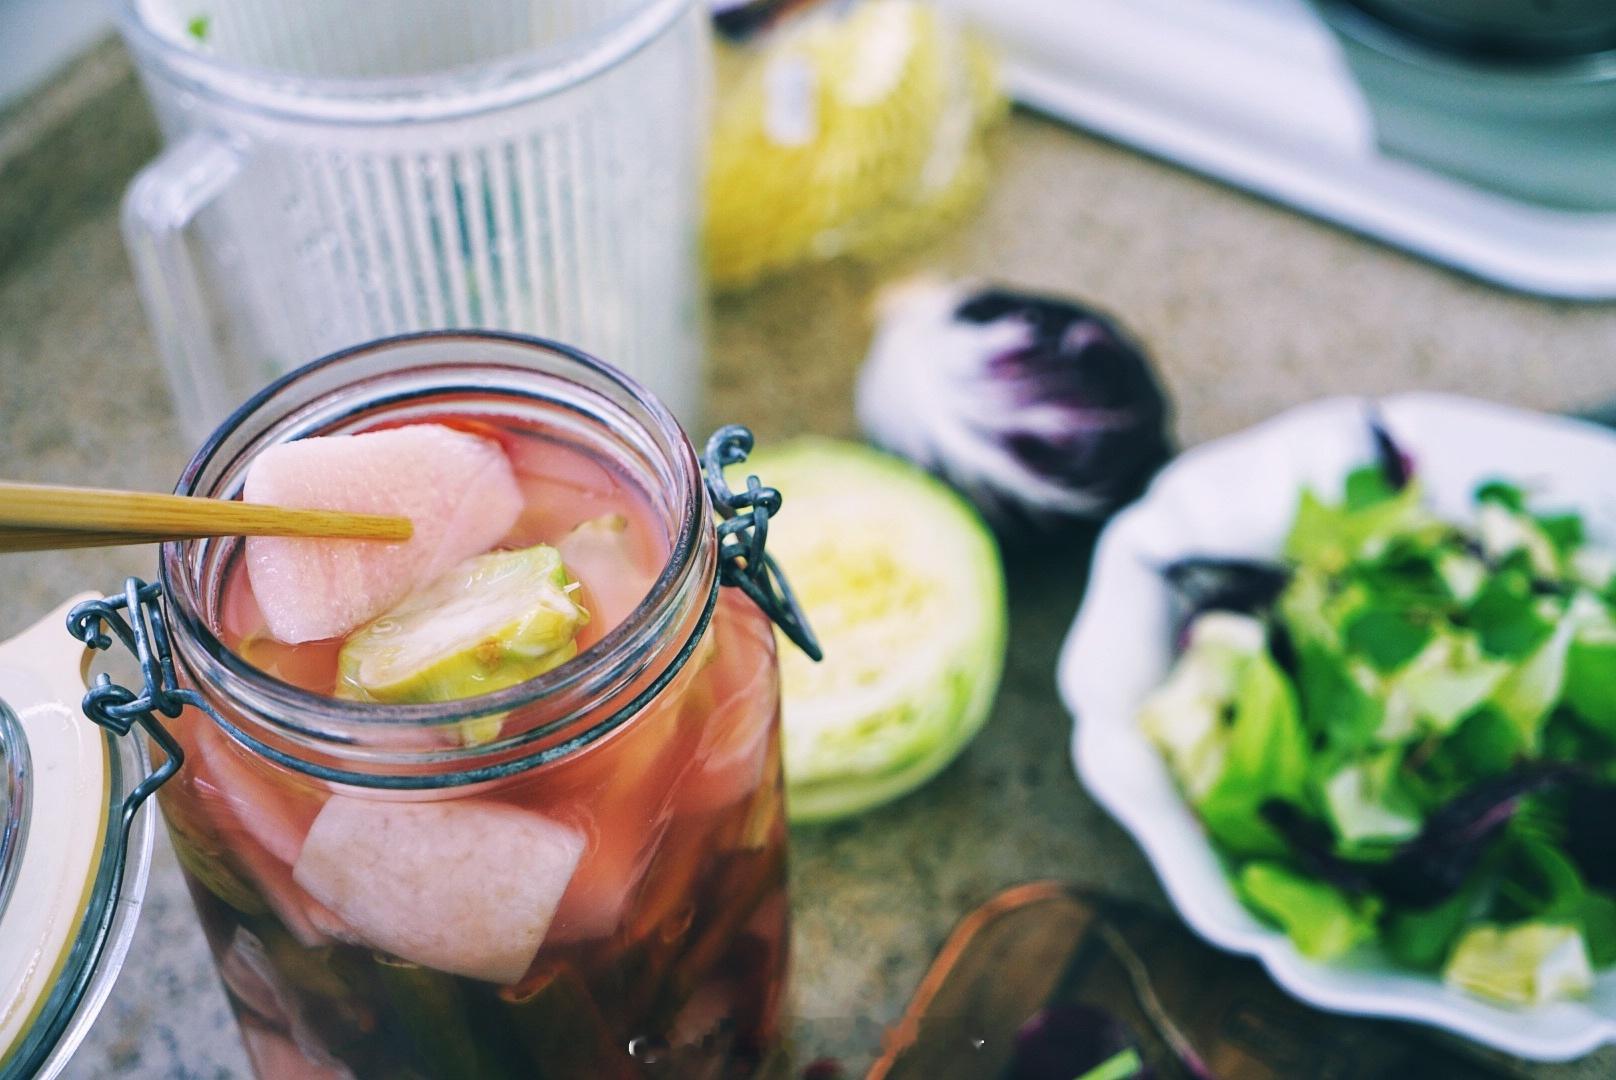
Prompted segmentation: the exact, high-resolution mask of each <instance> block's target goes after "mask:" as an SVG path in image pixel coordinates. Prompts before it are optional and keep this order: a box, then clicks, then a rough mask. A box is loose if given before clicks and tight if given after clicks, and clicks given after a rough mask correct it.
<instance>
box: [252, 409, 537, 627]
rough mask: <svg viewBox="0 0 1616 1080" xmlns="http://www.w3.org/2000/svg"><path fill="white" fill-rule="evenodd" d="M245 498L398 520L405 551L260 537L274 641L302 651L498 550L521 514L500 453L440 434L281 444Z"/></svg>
mask: <svg viewBox="0 0 1616 1080" xmlns="http://www.w3.org/2000/svg"><path fill="white" fill-rule="evenodd" d="M242 498H243V499H244V500H245V501H247V502H252V503H270V504H273V505H276V506H286V507H293V508H298V509H312V510H347V511H352V512H356V513H369V514H395V515H401V516H403V517H407V518H409V519H410V521H411V522H412V523H413V524H414V527H415V533H414V535H413V536H412V537H411V538H410V539H408V540H405V541H401V542H396V543H390V542H382V541H377V540H329V539H302V538H296V537H280V536H254V537H248V538H247V540H246V565H247V575H248V579H249V580H250V582H251V583H252V589H253V595H254V596H255V597H256V598H257V600H258V604H259V607H260V608H261V609H262V610H263V613H264V620H265V622H266V623H267V624H268V626H269V630H270V633H272V634H273V635H274V636H275V637H276V638H278V639H279V640H281V641H285V642H291V643H297V642H302V641H315V640H318V639H321V638H333V637H340V636H342V635H343V634H346V633H348V632H349V631H351V630H354V629H356V628H357V627H359V626H362V625H364V624H365V623H367V622H369V621H370V620H371V619H374V618H375V617H376V616H378V615H380V614H381V613H382V612H384V611H386V610H387V609H388V608H390V607H392V606H393V605H395V604H397V603H398V602H399V601H400V600H402V599H404V597H406V596H407V595H409V593H410V592H412V591H413V590H414V589H415V588H417V587H418V586H420V585H421V584H423V583H425V582H428V581H431V580H433V579H434V578H437V577H438V576H440V575H441V574H443V573H444V572H445V571H446V570H448V569H449V568H450V567H452V566H453V565H454V564H455V563H457V562H459V561H461V560H462V559H464V558H466V557H467V556H469V555H476V554H478V553H480V552H484V551H487V550H488V549H489V548H491V547H493V546H494V545H495V544H496V543H497V542H498V541H499V539H500V538H501V537H502V536H504V535H505V533H506V532H507V531H509V529H510V527H511V525H512V524H513V523H514V522H515V521H516V519H517V516H518V515H519V514H520V512H521V509H522V496H521V492H520V490H519V489H518V488H517V484H516V476H515V474H514V473H513V472H512V470H511V464H510V462H509V460H507V459H506V457H505V452H504V451H503V450H501V449H500V447H499V445H498V444H497V443H494V442H492V441H490V440H488V439H484V438H480V437H478V436H476V435H469V434H467V433H465V432H463V431H456V430H455V429H453V428H449V427H444V426H442V425H440V424H412V425H410V426H408V427H400V428H389V429H387V430H384V431H372V432H365V433H362V434H358V435H330V436H320V437H314V438H308V439H299V440H296V441H294V442H289V443H280V444H278V445H275V446H271V447H269V448H268V449H266V450H264V451H263V452H262V453H261V454H259V455H258V457H256V458H254V459H253V462H252V464H251V465H250V466H249V467H248V469H247V476H246V481H245V483H244V485H243V488H242Z"/></svg>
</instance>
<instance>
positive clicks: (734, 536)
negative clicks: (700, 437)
mask: <svg viewBox="0 0 1616 1080" xmlns="http://www.w3.org/2000/svg"><path fill="white" fill-rule="evenodd" d="M754 442H755V440H754V439H753V437H752V432H751V431H750V430H749V429H747V428H745V427H742V426H741V425H740V424H729V425H726V426H725V427H721V428H719V429H718V430H717V431H715V432H713V434H712V437H711V438H709V439H708V440H707V448H706V450H705V451H704V452H703V453H702V470H703V471H704V472H705V473H706V474H707V494H708V496H709V497H710V498H711V499H712V502H713V509H714V510H716V511H717V512H718V516H719V517H720V518H722V519H723V520H722V521H720V522H719V523H718V580H719V581H720V582H721V583H722V584H725V585H734V586H736V587H738V588H739V589H740V590H741V591H742V592H744V593H745V594H746V595H747V596H749V597H751V598H752V602H753V603H754V604H756V605H757V606H758V607H759V608H761V609H762V610H763V614H765V615H767V616H768V617H769V618H770V619H771V620H773V621H774V624H775V625H776V626H778V627H779V628H780V630H781V632H782V633H784V634H785V636H786V637H788V638H790V639H791V641H792V642H793V643H794V644H795V645H796V646H797V648H799V649H801V650H802V651H803V652H805V653H807V654H808V656H809V658H810V659H813V660H822V659H824V655H825V654H824V651H823V650H821V649H820V647H819V639H818V638H817V637H815V636H814V631H813V628H812V627H810V626H809V625H808V618H807V616H805V615H804V614H803V611H802V605H801V604H799V603H798V602H797V596H796V594H795V593H793V592H792V591H791V584H790V582H788V581H787V580H786V576H785V574H784V573H782V572H781V570H780V567H779V566H778V565H777V564H776V563H775V561H774V559H773V558H771V557H770V556H769V554H768V553H767V552H765V551H764V550H763V546H764V544H766V543H768V539H769V518H770V517H771V516H772V515H774V514H777V513H779V512H780V502H781V499H780V493H779V492H778V491H776V490H775V489H774V488H771V487H764V486H763V484H762V483H761V482H760V481H759V480H758V478H757V477H755V476H748V477H747V478H746V490H745V491H742V492H739V493H737V492H735V491H733V490H731V489H730V486H729V483H728V482H727V481H726V480H725V479H724V469H725V468H726V467H727V466H730V465H738V464H740V463H741V462H743V461H745V460H746V457H747V455H748V454H750V453H751V452H752V445H753V443H754ZM743 511H744V512H743Z"/></svg>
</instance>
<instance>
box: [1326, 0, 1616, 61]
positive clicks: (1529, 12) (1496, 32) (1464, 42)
mask: <svg viewBox="0 0 1616 1080" xmlns="http://www.w3.org/2000/svg"><path fill="white" fill-rule="evenodd" d="M1351 3H1352V4H1353V5H1354V6H1356V7H1357V8H1359V9H1360V10H1362V11H1364V12H1366V13H1367V14H1369V15H1371V16H1373V17H1375V18H1376V19H1378V20H1380V21H1381V22H1383V23H1385V24H1387V25H1388V26H1390V27H1392V28H1394V29H1396V30H1398V31H1400V32H1402V33H1404V34H1407V35H1409V36H1412V37H1415V38H1418V39H1420V40H1421V41H1423V42H1425V43H1427V44H1431V45H1437V46H1440V47H1442V48H1447V49H1452V50H1456V51H1460V52H1465V53H1471V54H1475V55H1479V56H1489V57H1514V58H1519V59H1557V58H1565V57H1571V56H1587V55H1590V54H1593V53H1599V52H1604V51H1606V50H1609V49H1616V0H1351Z"/></svg>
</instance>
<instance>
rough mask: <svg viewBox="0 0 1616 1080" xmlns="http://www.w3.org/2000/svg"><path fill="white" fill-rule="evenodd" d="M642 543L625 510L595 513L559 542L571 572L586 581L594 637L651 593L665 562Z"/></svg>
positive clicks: (621, 618)
mask: <svg viewBox="0 0 1616 1080" xmlns="http://www.w3.org/2000/svg"><path fill="white" fill-rule="evenodd" d="M642 546H643V545H641V544H639V543H637V541H636V537H635V536H634V534H633V530H632V529H630V528H629V522H628V518H626V517H624V516H623V515H622V514H606V515H605V516H603V517H598V518H591V519H590V520H588V521H586V522H584V523H583V524H582V525H579V526H578V527H577V528H575V529H573V530H572V531H571V532H569V533H567V535H565V536H563V537H562V538H561V539H560V540H558V541H556V550H558V551H560V552H561V561H562V562H564V563H566V564H567V572H568V573H570V574H571V575H572V576H573V578H574V579H575V580H577V581H581V582H583V586H584V606H585V607H587V608H589V610H590V613H591V614H593V615H594V616H595V619H596V625H594V626H592V627H591V628H590V635H589V636H590V638H591V640H598V639H599V638H601V637H603V636H604V635H605V634H606V633H607V632H609V631H610V630H611V629H612V628H613V627H615V626H617V625H618V624H619V623H621V622H622V621H623V620H624V619H626V618H628V617H629V615H631V614H632V613H633V611H634V609H635V608H637V607H639V606H640V602H641V601H642V600H644V599H645V598H646V597H647V596H649V595H650V593H651V586H652V585H653V584H654V583H655V582H656V578H657V574H658V573H660V572H661V561H660V559H658V558H653V557H652V556H651V554H650V553H649V552H647V551H644V550H641V548H642Z"/></svg>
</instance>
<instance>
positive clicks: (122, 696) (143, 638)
mask: <svg viewBox="0 0 1616 1080" xmlns="http://www.w3.org/2000/svg"><path fill="white" fill-rule="evenodd" d="M162 594H163V587H162V586H161V585H159V584H157V583H156V582H153V583H151V584H149V585H148V584H147V583H146V582H144V581H142V580H140V579H139V578H137V577H132V578H128V579H127V580H125V581H124V585H123V595H122V596H120V597H108V598H106V599H103V600H87V601H85V602H84V603H82V604H77V605H75V606H74V607H73V610H71V611H69V612H68V613H67V632H68V633H70V634H72V635H73V636H74V637H76V638H78V639H79V640H80V641H82V642H84V644H85V645H87V646H89V647H90V648H92V649H109V648H111V647H112V638H111V637H110V636H108V634H107V630H108V629H110V630H111V631H112V632H113V633H114V634H116V635H117V636H118V639H119V640H120V641H122V642H123V643H124V646H125V647H126V648H127V649H128V650H129V651H130V652H132V653H134V654H135V659H136V660H138V661H139V662H140V674H141V679H142V683H143V685H142V686H141V690H140V693H139V694H138V695H137V694H135V693H134V692H133V691H131V690H130V689H129V688H128V687H125V686H120V685H118V684H117V683H115V682H113V681H112V677H111V676H109V675H107V674H106V673H105V672H103V673H102V674H100V675H98V676H96V680H95V685H94V686H92V687H90V689H89V691H88V692H87V693H85V695H84V703H83V708H84V715H85V716H88V717H89V718H90V719H91V720H94V721H95V722H96V723H97V724H100V725H101V726H102V727H104V728H106V729H107V730H108V731H111V732H114V733H115V734H118V735H127V734H129V730H130V729H131V728H132V727H134V726H135V725H137V724H138V725H139V726H140V727H141V728H142V729H143V730H144V731H145V732H146V734H148V735H150V736H151V738H152V741H153V742H155V743H156V744H157V745H158V746H160V747H161V748H162V750H163V756H164V761H163V763H162V764H161V765H159V766H157V767H156V768H155V769H153V770H152V771H151V773H150V774H149V775H148V776H147V777H146V778H145V779H144V780H142V781H141V782H140V783H139V784H137V785H136V786H135V788H134V790H132V791H131V792H130V793H129V795H128V797H127V798H125V799H124V804H123V831H124V833H125V834H126V835H127V833H128V831H129V826H130V824H131V823H132V822H133V821H134V817H135V811H136V810H139V809H140V804H141V803H143V802H145V801H146V800H147V799H148V798H150V797H151V794H152V792H154V791H156V790H157V789H158V788H160V787H162V786H163V784H164V783H166V782H167V781H168V779H169V777H171V776H173V775H174V774H175V773H177V772H179V771H180V766H181V765H183V764H184V763H185V751H184V749H182V748H181V746H180V744H179V742H178V741H176V740H175V738H174V736H173V735H171V734H169V732H168V729H167V728H165V727H164V726H163V724H162V721H160V720H158V719H157V714H161V715H163V716H166V717H168V718H169V719H170V720H172V719H174V718H175V717H177V716H179V714H180V710H182V709H183V708H185V706H187V705H193V706H195V707H197V708H199V709H202V710H204V711H206V712H210V713H211V712H212V710H211V709H209V708H208V706H207V704H206V703H205V702H204V701H203V700H202V698H201V697H200V696H199V695H198V694H197V693H196V692H195V691H192V690H182V689H180V687H179V683H178V681H177V680H176V679H175V677H174V658H173V656H172V654H171V653H170V651H169V646H168V626H167V624H165V623H164V622H163V612H162V608H161V607H160V606H159V604H158V600H159V598H160V597H161V596H162ZM123 612H127V613H128V616H129V617H128V618H127V619H126V618H125V617H124V615H123V614H122V613H123Z"/></svg>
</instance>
